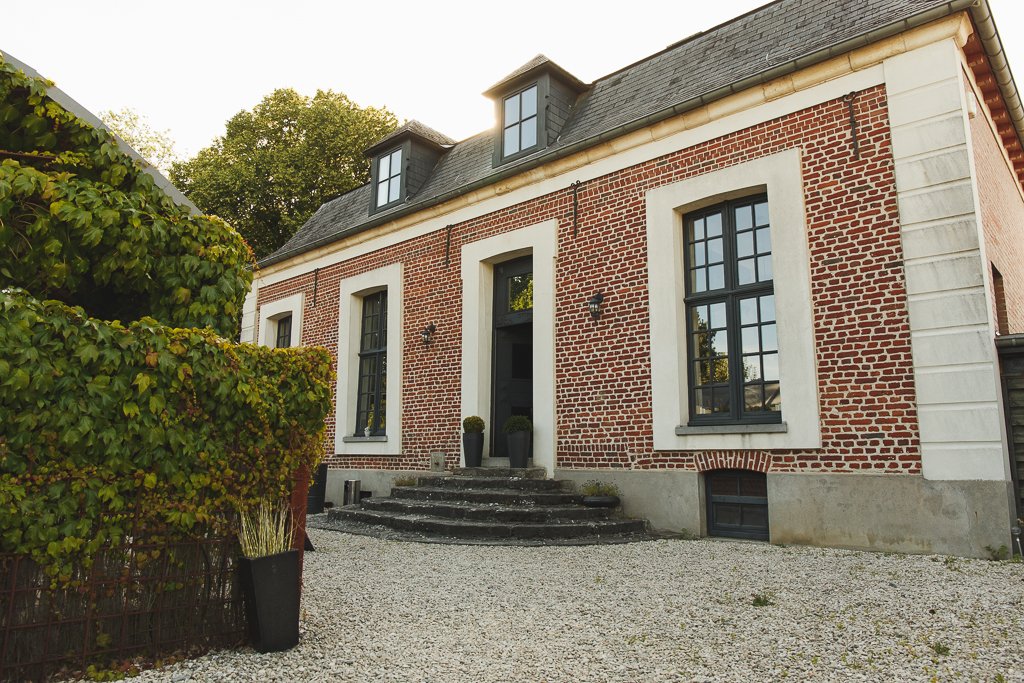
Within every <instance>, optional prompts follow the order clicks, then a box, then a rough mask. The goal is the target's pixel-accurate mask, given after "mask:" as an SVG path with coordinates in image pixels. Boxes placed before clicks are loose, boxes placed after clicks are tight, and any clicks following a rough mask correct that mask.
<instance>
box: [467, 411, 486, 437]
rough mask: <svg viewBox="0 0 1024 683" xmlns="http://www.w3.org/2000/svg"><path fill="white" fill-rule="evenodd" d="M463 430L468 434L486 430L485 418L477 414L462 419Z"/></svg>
mask: <svg viewBox="0 0 1024 683" xmlns="http://www.w3.org/2000/svg"><path fill="white" fill-rule="evenodd" d="M462 430H463V431H464V432H466V433H467V434H472V433H474V432H482V431H484V419H483V418H482V417H479V416H477V415H470V416H469V417H467V418H466V419H465V420H463V421H462Z"/></svg>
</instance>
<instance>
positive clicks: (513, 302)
mask: <svg viewBox="0 0 1024 683" xmlns="http://www.w3.org/2000/svg"><path fill="white" fill-rule="evenodd" d="M531 308H533V273H524V274H523V275H513V276H512V277H510V278H509V279H508V310H509V311H528V310H530V309H531Z"/></svg>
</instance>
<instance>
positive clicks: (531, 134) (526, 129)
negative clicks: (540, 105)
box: [520, 116, 537, 149]
mask: <svg viewBox="0 0 1024 683" xmlns="http://www.w3.org/2000/svg"><path fill="white" fill-rule="evenodd" d="M522 129H523V142H522V144H521V145H520V149H529V148H530V147H533V146H534V145H536V144H537V117H536V116H535V117H533V118H532V119H527V120H525V121H523V125H522Z"/></svg>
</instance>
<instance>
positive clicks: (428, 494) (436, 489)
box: [391, 482, 581, 505]
mask: <svg viewBox="0 0 1024 683" xmlns="http://www.w3.org/2000/svg"><path fill="white" fill-rule="evenodd" d="M430 483H431V484H436V482H430ZM391 497H392V498H399V499H402V500H437V501H446V502H465V503H494V504H496V505H572V504H576V503H579V502H580V500H581V496H579V495H578V494H575V493H567V492H564V491H523V490H518V489H510V488H494V489H459V488H447V487H444V486H436V485H433V486H396V487H394V488H392V489H391Z"/></svg>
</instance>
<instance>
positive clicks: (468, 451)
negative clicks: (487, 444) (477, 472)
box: [462, 432, 484, 467]
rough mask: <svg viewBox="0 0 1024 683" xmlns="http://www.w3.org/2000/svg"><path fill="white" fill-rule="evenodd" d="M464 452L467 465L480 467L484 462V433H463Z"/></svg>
mask: <svg viewBox="0 0 1024 683" xmlns="http://www.w3.org/2000/svg"><path fill="white" fill-rule="evenodd" d="M462 452H463V453H465V455H466V467H480V466H481V465H482V464H483V462H484V433H483V432H466V433H465V434H463V435H462Z"/></svg>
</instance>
